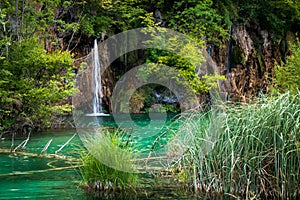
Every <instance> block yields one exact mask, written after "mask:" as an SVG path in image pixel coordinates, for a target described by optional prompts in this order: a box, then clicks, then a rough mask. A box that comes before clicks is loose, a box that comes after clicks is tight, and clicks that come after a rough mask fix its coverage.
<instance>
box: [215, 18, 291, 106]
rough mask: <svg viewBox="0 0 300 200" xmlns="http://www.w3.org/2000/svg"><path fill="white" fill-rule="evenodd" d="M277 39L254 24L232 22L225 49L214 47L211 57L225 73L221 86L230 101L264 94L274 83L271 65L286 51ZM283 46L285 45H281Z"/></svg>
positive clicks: (245, 99)
mask: <svg viewBox="0 0 300 200" xmlns="http://www.w3.org/2000/svg"><path fill="white" fill-rule="evenodd" d="M282 43H286V42H285V41H284V40H282V41H280V40H278V41H277V44H276V40H275V38H274V37H272V35H271V34H270V33H268V32H267V31H265V30H261V29H260V27H259V26H257V25H250V24H247V25H233V26H232V27H231V29H230V40H229V41H228V42H227V44H226V45H225V47H224V48H220V47H216V46H213V47H212V48H211V52H210V54H211V56H212V58H213V60H214V61H215V62H216V63H217V65H218V68H219V71H220V73H221V74H222V75H225V76H226V79H227V80H226V81H225V82H224V87H225V90H226V92H227V94H228V95H227V100H229V101H243V102H245V101H247V99H251V98H253V97H254V96H257V95H258V94H263V93H266V92H267V91H268V89H269V87H270V86H271V85H272V84H273V83H272V81H273V78H274V65H275V63H276V62H280V60H281V59H282V58H284V56H285V54H286V49H280V46H283V45H282ZM284 45H286V44H284Z"/></svg>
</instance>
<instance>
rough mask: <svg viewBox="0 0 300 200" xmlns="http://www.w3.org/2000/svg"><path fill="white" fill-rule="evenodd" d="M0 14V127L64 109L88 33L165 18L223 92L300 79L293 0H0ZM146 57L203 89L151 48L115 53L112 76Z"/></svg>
mask: <svg viewBox="0 0 300 200" xmlns="http://www.w3.org/2000/svg"><path fill="white" fill-rule="evenodd" d="M0 22H1V26H0V30H1V31H0V66H1V68H0V77H1V78H0V96H1V99H0V113H1V114H0V132H1V133H2V134H3V133H15V132H26V131H29V130H31V129H36V130H39V129H43V128H47V127H51V125H52V124H53V123H54V121H55V118H56V117H57V116H61V115H64V114H68V113H70V111H71V108H72V106H71V100H70V96H71V95H72V93H73V92H74V88H73V85H74V76H75V74H76V72H77V70H78V69H79V66H80V62H81V59H82V58H83V57H84V56H85V55H87V54H88V53H89V52H90V51H91V48H92V47H93V41H94V39H96V38H97V39H98V40H99V41H101V40H102V41H103V40H104V39H106V38H108V37H110V36H112V35H114V34H117V33H120V32H122V31H125V30H130V29H134V28H139V27H165V28H169V29H172V30H175V31H178V32H180V33H183V34H186V35H189V36H190V37H192V38H193V39H195V40H197V41H198V42H199V44H201V45H202V46H203V48H204V49H206V50H207V53H208V55H209V56H211V57H212V59H213V61H214V62H215V63H216V65H217V67H218V69H219V72H220V75H222V76H223V78H225V79H226V80H225V81H224V82H223V85H222V87H223V88H224V90H225V91H226V92H227V94H228V95H227V96H226V100H230V101H244V102H246V101H248V100H249V99H252V98H254V97H256V96H258V95H261V94H271V93H272V92H274V91H279V92H282V91H284V90H286V89H290V90H293V91H296V90H297V88H299V80H300V79H299V69H300V67H299V64H300V61H299V53H300V52H299V44H298V32H299V27H300V3H299V2H298V1H286V0H269V1H266V0H263V1H261V0H260V1H258V0H251V1H250V0H239V1H233V0H224V1H221V0H200V1H196V0H177V1H169V0H164V1H161V0H160V1H151V0H148V1H144V0H142V1H136V0H124V1H115V0H86V1H83V0H70V1H61V0H55V1H52V0H39V1H33V0H2V1H1V2H0ZM136 55H138V56H136ZM147 61H149V62H150V61H152V62H161V63H163V64H167V65H168V66H173V67H174V68H176V69H178V70H180V71H181V73H182V75H183V76H184V77H186V78H187V79H188V81H189V82H190V84H191V85H192V86H193V87H194V89H195V90H196V91H197V93H198V94H199V96H201V95H202V94H205V93H207V91H208V87H206V86H205V83H204V82H203V81H201V80H200V79H199V77H197V75H196V74H195V68H194V67H193V66H191V65H190V64H189V63H187V62H185V61H183V60H182V59H181V60H180V58H178V57H176V56H175V55H172V54H170V53H168V52H163V51H158V50H155V49H149V50H145V51H143V52H139V53H138V54H134V55H133V54H132V55H131V54H128V55H127V56H126V58H125V56H124V58H120V60H119V63H122V65H120V64H115V66H114V70H116V74H117V75H114V77H113V78H112V79H117V78H118V76H119V75H120V74H122V73H124V70H125V71H126V70H129V69H131V68H133V67H134V66H135V65H137V63H141V62H147ZM124 66H125V67H124ZM110 81H111V83H109V84H112V85H113V84H114V82H115V80H110ZM104 84H108V83H104ZM274 86H276V87H274ZM107 88H108V87H107ZM139 92H140V94H138V93H137V94H136V99H137V101H138V100H141V99H142V100H143V101H146V102H147V101H148V102H149V101H150V103H151V98H150V97H149V98H150V100H149V99H145V97H143V94H146V92H147V89H145V91H139ZM143 92H144V93H143ZM107 93H108V92H107ZM144 96H145V95H144ZM107 98H109V97H104V101H105V99H107ZM143 98H144V99H143ZM133 100H134V98H133ZM108 102H109V101H108V100H107V101H106V103H108ZM135 104H136V107H139V104H138V103H135ZM133 105H134V102H133ZM140 109H143V108H140ZM140 109H138V110H137V111H136V112H139V111H140ZM170 109H171V108H170ZM107 110H108V111H109V108H108V109H107Z"/></svg>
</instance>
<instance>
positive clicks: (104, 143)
mask: <svg viewBox="0 0 300 200" xmlns="http://www.w3.org/2000/svg"><path fill="white" fill-rule="evenodd" d="M84 143H85V147H86V149H84V150H82V151H81V154H80V157H81V162H82V166H83V167H82V168H81V170H80V172H81V175H82V178H83V182H84V185H85V186H86V188H88V189H91V190H92V191H98V192H111V191H115V192H120V191H125V190H126V191H127V190H130V191H134V190H135V188H136V186H137V180H138V174H137V173H135V171H134V169H133V166H132V162H131V159H132V152H131V151H130V150H128V148H127V149H125V148H124V145H122V142H121V136H120V132H119V131H116V132H115V133H110V132H108V131H107V132H105V133H101V135H100V134H96V135H95V136H94V137H90V138H89V139H88V140H86V141H84ZM121 146H123V148H124V149H121Z"/></svg>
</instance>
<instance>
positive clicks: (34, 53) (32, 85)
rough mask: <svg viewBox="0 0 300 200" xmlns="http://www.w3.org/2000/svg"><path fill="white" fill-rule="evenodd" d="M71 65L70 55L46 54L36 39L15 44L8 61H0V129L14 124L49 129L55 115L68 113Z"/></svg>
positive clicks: (59, 53)
mask: <svg viewBox="0 0 300 200" xmlns="http://www.w3.org/2000/svg"><path fill="white" fill-rule="evenodd" d="M72 62H73V60H72V58H71V57H70V54H69V52H67V51H65V52H58V51H57V52H52V53H46V51H45V50H44V49H43V47H42V45H41V44H39V43H38V42H37V40H36V39H24V40H23V41H22V42H21V43H18V42H16V43H13V44H12V46H11V49H10V53H9V55H8V58H7V59H2V60H1V61H0V65H1V70H0V77H1V81H0V88H1V90H0V91H1V92H0V93H1V97H3V98H1V100H0V105H1V106H0V107H1V111H0V112H2V115H1V119H0V123H1V125H0V126H1V129H7V128H12V127H10V124H11V123H7V122H11V121H12V122H13V123H14V126H16V127H15V129H18V128H20V129H21V128H22V126H23V125H24V123H27V124H29V125H30V126H34V127H36V128H42V127H48V126H49V125H50V121H51V119H52V118H53V117H55V115H57V114H63V113H67V112H69V111H70V109H71V106H70V105H68V104H65V103H66V102H65V101H66V99H67V98H68V97H69V96H70V95H71V94H72V93H73V90H74V89H73V82H74V81H73V76H74V74H73V73H72V71H71V70H72ZM63 104H64V105H63ZM18 126H19V127H18Z"/></svg>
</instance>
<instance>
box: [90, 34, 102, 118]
mask: <svg viewBox="0 0 300 200" xmlns="http://www.w3.org/2000/svg"><path fill="white" fill-rule="evenodd" d="M100 68H101V64H100V61H99V52H98V43H97V39H95V41H94V59H93V75H94V76H93V79H92V85H93V90H94V91H93V113H94V114H95V113H102V97H103V93H102V82H101V71H100Z"/></svg>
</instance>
